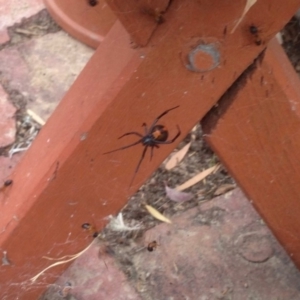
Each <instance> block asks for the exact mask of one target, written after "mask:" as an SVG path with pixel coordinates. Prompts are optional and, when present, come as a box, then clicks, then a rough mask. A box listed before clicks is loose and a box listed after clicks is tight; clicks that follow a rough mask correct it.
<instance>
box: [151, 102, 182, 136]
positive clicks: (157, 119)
mask: <svg viewBox="0 0 300 300" xmlns="http://www.w3.org/2000/svg"><path fill="white" fill-rule="evenodd" d="M178 107H179V105H177V106H174V107H172V108H170V109H167V110H165V111H164V112H163V113H162V114H160V115H159V116H158V117H157V118H156V119H155V120H154V121H153V123H152V125H151V126H150V128H149V131H148V132H151V131H152V130H153V127H154V126H155V125H156V123H157V122H158V121H159V119H161V118H162V117H163V116H164V115H166V114H167V113H168V112H169V111H171V110H173V109H175V108H178Z"/></svg>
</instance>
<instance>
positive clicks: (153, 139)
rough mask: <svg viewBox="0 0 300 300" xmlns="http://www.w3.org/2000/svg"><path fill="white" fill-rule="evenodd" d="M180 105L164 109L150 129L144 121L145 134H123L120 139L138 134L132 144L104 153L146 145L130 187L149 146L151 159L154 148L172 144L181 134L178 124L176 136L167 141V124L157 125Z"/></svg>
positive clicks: (133, 132) (134, 132)
mask: <svg viewBox="0 0 300 300" xmlns="http://www.w3.org/2000/svg"><path fill="white" fill-rule="evenodd" d="M178 107H179V105H178V106H175V107H172V108H170V109H168V110H166V111H164V112H163V113H162V114H160V115H159V116H158V117H157V118H156V119H155V120H154V121H153V123H152V124H151V126H150V128H149V129H148V128H147V124H146V123H143V124H142V126H143V127H144V128H145V135H142V134H141V133H139V132H136V131H131V132H127V133H124V134H123V135H121V136H120V137H119V139H121V138H122V137H124V136H127V135H132V134H133V135H137V136H138V137H140V139H139V140H138V141H136V142H134V143H132V144H130V145H127V146H123V147H121V148H118V149H115V150H112V151H109V152H105V153H103V154H108V153H112V152H115V151H119V150H124V149H127V148H129V147H132V146H135V145H137V144H140V143H141V144H142V145H143V146H144V150H143V153H142V155H141V158H140V160H139V162H138V164H137V167H136V169H135V171H134V174H133V177H132V179H131V182H130V185H129V187H130V186H131V184H132V182H133V180H134V178H135V175H136V173H137V172H138V170H139V168H140V165H141V163H142V161H143V159H144V157H145V154H146V151H147V149H148V147H151V155H150V160H151V159H152V157H153V148H154V147H155V148H159V145H163V144H172V143H173V142H174V141H175V140H176V139H177V138H178V137H179V135H180V134H181V131H180V128H179V126H178V125H177V129H178V132H177V134H176V135H175V137H173V138H172V139H171V140H169V141H167V139H168V136H169V132H168V130H167V129H166V127H165V126H163V125H159V124H158V125H156V124H157V122H158V121H159V120H160V119H161V118H162V117H163V116H164V115H166V114H167V113H168V112H169V111H171V110H173V109H175V108H178Z"/></svg>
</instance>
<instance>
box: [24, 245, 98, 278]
mask: <svg viewBox="0 0 300 300" xmlns="http://www.w3.org/2000/svg"><path fill="white" fill-rule="evenodd" d="M94 241H95V240H93V241H92V242H91V243H90V244H89V245H88V246H87V247H86V248H84V249H83V250H82V251H80V252H79V253H76V254H72V255H65V256H63V257H60V258H52V257H47V256H43V258H45V259H48V260H60V261H58V262H56V263H54V264H51V265H50V266H48V267H47V268H45V269H43V270H42V271H41V272H39V273H38V274H37V275H35V276H33V277H32V278H30V279H29V280H30V281H31V282H32V283H33V282H35V281H36V280H37V279H38V278H39V277H40V276H41V275H42V274H43V273H45V272H46V271H47V270H49V269H51V268H54V267H56V266H59V265H63V264H65V263H67V262H70V261H72V260H75V259H76V258H78V257H79V256H81V255H82V254H83V253H84V252H85V251H86V250H88V249H89V248H90V247H91V245H92V244H93V243H94ZM66 258H67V259H66Z"/></svg>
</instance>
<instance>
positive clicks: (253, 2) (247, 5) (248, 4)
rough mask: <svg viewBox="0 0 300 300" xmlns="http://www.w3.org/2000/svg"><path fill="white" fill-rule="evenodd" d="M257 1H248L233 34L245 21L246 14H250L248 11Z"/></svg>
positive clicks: (232, 31)
mask: <svg viewBox="0 0 300 300" xmlns="http://www.w3.org/2000/svg"><path fill="white" fill-rule="evenodd" d="M256 1H257V0H247V2H246V5H245V8H244V11H243V13H242V15H241V17H240V18H239V19H238V21H237V23H236V24H235V26H234V27H233V29H232V30H231V32H230V33H231V34H232V33H234V32H235V30H236V28H237V27H238V26H239V24H240V23H241V22H242V20H243V19H244V17H245V15H246V13H247V12H248V10H249V9H250V8H251V7H252V6H253V5H254V4H255V3H256Z"/></svg>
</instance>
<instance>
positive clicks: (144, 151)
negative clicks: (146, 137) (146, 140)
mask: <svg viewBox="0 0 300 300" xmlns="http://www.w3.org/2000/svg"><path fill="white" fill-rule="evenodd" d="M148 147H149V146H145V147H144V150H143V153H142V156H141V158H140V160H139V162H138V164H137V166H136V168H135V171H134V174H133V176H132V179H131V181H130V185H129V187H131V185H132V183H133V180H134V178H135V175H136V174H137V172H138V170H139V168H140V165H141V163H142V161H143V159H144V157H145V154H146V151H147V149H148Z"/></svg>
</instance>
